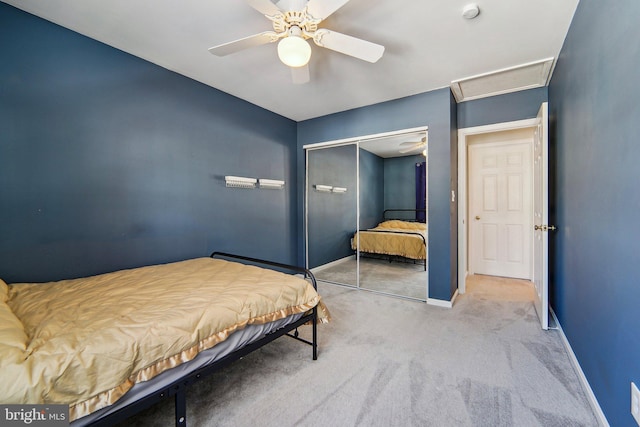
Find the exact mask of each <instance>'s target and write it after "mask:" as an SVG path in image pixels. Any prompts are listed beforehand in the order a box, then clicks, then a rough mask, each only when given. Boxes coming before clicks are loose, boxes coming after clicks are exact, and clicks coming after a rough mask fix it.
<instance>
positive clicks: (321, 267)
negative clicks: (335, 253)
mask: <svg viewBox="0 0 640 427" xmlns="http://www.w3.org/2000/svg"><path fill="white" fill-rule="evenodd" d="M355 257H356V256H355V255H349V256H347V257H344V258H340V259H337V260H335V261H331V262H328V263H326V264H322V265H319V266H317V267H313V268H312V269H311V270H310V271H311V272H312V273H313V274H315V273H317V272H318V271H321V270H324V269H325V268H329V267H333V266H334V265H337V264H341V263H343V262H346V261H349V260H351V259H354V258H355Z"/></svg>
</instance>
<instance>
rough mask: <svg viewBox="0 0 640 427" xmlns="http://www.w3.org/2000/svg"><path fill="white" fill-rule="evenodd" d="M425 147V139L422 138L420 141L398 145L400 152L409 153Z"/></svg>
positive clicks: (424, 137)
mask: <svg viewBox="0 0 640 427" xmlns="http://www.w3.org/2000/svg"><path fill="white" fill-rule="evenodd" d="M426 146H427V137H426V136H423V137H422V139H420V141H406V142H402V143H400V152H401V153H402V154H404V153H410V152H412V151H418V150H424V149H425V147H426Z"/></svg>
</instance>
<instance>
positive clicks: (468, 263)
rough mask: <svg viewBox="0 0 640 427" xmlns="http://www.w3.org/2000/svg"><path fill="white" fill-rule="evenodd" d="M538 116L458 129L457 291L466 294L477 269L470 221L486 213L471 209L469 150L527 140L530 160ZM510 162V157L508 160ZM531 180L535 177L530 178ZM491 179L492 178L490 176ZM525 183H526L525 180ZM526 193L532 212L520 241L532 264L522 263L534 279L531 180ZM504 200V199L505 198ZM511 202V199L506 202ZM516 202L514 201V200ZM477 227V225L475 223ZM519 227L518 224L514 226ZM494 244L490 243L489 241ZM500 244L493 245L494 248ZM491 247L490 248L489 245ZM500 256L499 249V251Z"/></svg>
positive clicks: (506, 145) (513, 236)
mask: <svg viewBox="0 0 640 427" xmlns="http://www.w3.org/2000/svg"><path fill="white" fill-rule="evenodd" d="M536 123H537V122H536V119H528V120H519V121H515V122H508V123H499V124H494V125H487V126H478V127H473V128H466V129H460V130H459V131H458V237H459V242H458V292H459V293H461V294H464V293H465V291H466V278H467V275H469V274H471V272H473V271H474V269H476V265H475V264H473V265H472V262H475V259H471V257H470V255H469V254H470V250H471V248H472V247H471V244H472V242H471V239H470V233H471V231H472V226H471V225H472V224H471V222H477V223H478V224H474V225H479V226H482V219H483V216H482V214H479V213H476V212H473V211H471V207H470V205H471V201H470V194H471V188H470V178H469V167H470V161H471V159H470V155H469V153H470V150H471V147H479V146H484V147H490V146H491V145H492V144H493V145H494V146H500V145H503V147H502V148H505V147H509V146H511V145H513V144H514V143H515V144H516V145H518V144H524V145H525V146H526V147H527V148H526V150H525V151H527V152H528V153H529V154H528V156H529V157H528V159H529V162H530V161H531V160H530V159H531V158H532V157H531V156H532V154H531V153H532V152H533V136H534V132H535V128H536ZM505 161H506V162H507V163H508V160H505ZM527 173H529V174H531V173H532V172H531V171H529V172H527ZM507 175H508V174H506V175H504V176H503V179H505V180H507V181H508V176H507ZM530 179H531V181H529V182H532V179H533V178H532V177H531V178H530ZM488 181H491V180H490V179H489V180H488ZM495 182H496V184H497V176H496V179H495ZM506 185H507V186H508V185H509V184H508V182H507V183H506ZM512 185H515V181H514V180H513V179H512ZM523 185H526V184H523ZM480 191H482V189H480ZM522 195H523V196H525V197H526V198H527V200H526V203H525V201H524V200H523V204H525V205H526V206H528V208H529V210H530V213H529V216H528V218H525V223H526V225H525V226H526V227H530V228H526V229H523V231H522V235H523V236H522V237H524V235H528V236H529V238H528V241H524V240H521V241H520V242H519V244H521V245H522V247H523V249H526V250H525V251H524V252H523V253H522V257H523V258H524V257H527V258H528V259H529V264H528V266H526V267H523V269H525V270H527V271H528V275H527V276H526V278H527V279H531V278H532V275H533V271H532V265H533V264H532V257H533V249H532V245H533V243H532V233H531V230H532V225H531V224H532V223H531V221H532V219H531V217H532V215H533V214H532V210H531V206H532V204H533V193H532V188H531V186H530V184H529V188H528V190H527V192H526V194H525V193H524V192H523V193H522ZM502 203H505V202H504V201H503V202H502ZM506 203H508V201H507V202H506ZM512 203H513V202H512ZM476 216H479V217H480V219H479V220H476V219H475V218H476ZM473 228H474V229H475V228H476V227H473ZM486 228H487V229H489V228H491V227H486ZM515 228H518V227H515ZM495 230H496V233H494V234H493V235H494V236H495V238H496V239H498V237H497V236H498V234H497V226H496V228H495ZM515 231H516V230H515V229H514V230H513V232H512V238H514V239H515V238H516V234H517V233H516V232H515ZM474 232H476V230H474ZM502 236H508V233H507V232H506V231H504V230H503V233H502ZM500 238H502V239H504V238H505V237H500ZM506 238H508V237H506ZM489 243H492V242H491V241H489ZM495 244H496V245H497V241H496V242H495ZM489 246H491V245H489ZM495 247H497V246H494V248H495ZM489 249H490V248H489ZM496 256H497V253H496ZM500 273H503V272H502V271H500ZM493 274H495V275H499V274H496V273H493Z"/></svg>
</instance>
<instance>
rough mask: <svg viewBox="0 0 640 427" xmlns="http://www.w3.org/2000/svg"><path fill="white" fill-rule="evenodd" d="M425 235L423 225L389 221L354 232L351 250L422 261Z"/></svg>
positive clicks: (424, 257) (424, 250) (425, 231)
mask: <svg viewBox="0 0 640 427" xmlns="http://www.w3.org/2000/svg"><path fill="white" fill-rule="evenodd" d="M426 235H427V227H426V224H424V223H420V222H410V221H401V220H389V221H384V222H381V223H380V224H378V226H376V227H375V228H372V229H369V230H361V231H358V232H356V233H355V234H354V237H353V239H352V240H351V248H352V249H353V250H357V249H359V250H360V251H361V252H366V253H373V254H381V255H394V256H402V257H405V258H410V259H416V260H424V259H426V257H427V255H426V254H427V251H426V245H425V243H426ZM358 242H359V243H358Z"/></svg>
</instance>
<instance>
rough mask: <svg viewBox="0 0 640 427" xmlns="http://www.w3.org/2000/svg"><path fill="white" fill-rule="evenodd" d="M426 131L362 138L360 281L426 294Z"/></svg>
mask: <svg viewBox="0 0 640 427" xmlns="http://www.w3.org/2000/svg"><path fill="white" fill-rule="evenodd" d="M426 150H427V148H426V132H416V133H411V134H404V135H396V136H393V137H387V138H379V139H375V140H367V141H361V142H360V150H359V151H360V231H359V232H358V233H357V235H356V239H354V240H355V241H356V242H357V245H356V246H357V248H358V249H359V250H358V261H359V272H360V277H359V286H360V287H361V288H363V289H368V290H373V291H376V292H382V293H386V294H391V295H396V296H401V297H406V298H411V299H417V300H422V301H426V299H427V280H428V276H427V271H426V269H427V246H428V245H427V234H426V231H427V225H426V218H427V215H426V212H427V197H426V185H427V178H426V167H427V162H426V160H427V156H426V154H427V151H426Z"/></svg>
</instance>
